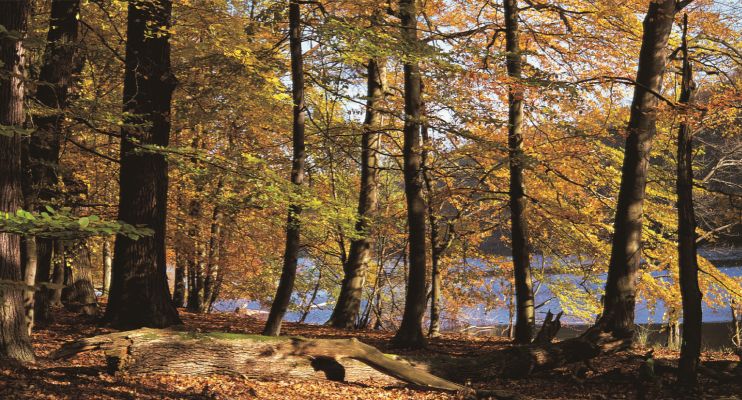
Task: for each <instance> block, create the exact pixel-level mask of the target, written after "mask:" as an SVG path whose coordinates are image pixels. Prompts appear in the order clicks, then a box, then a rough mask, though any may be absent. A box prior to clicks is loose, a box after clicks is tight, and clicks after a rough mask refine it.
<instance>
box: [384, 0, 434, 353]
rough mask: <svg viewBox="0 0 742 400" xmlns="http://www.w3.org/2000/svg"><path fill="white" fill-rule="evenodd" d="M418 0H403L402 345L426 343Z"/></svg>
mask: <svg viewBox="0 0 742 400" xmlns="http://www.w3.org/2000/svg"><path fill="white" fill-rule="evenodd" d="M416 10H417V9H416V5H415V1H414V0H400V1H399V17H400V20H401V24H402V25H401V37H402V42H403V43H404V46H405V49H406V50H407V52H408V53H407V54H406V55H405V56H406V60H405V62H404V131H403V133H404V145H403V149H402V155H403V158H404V161H403V164H404V184H405V186H404V187H405V198H406V200H407V236H408V242H409V253H408V254H409V276H408V278H407V293H406V296H405V305H404V313H403V315H402V322H401V324H400V326H399V330H397V333H396V334H395V335H394V338H393V339H392V343H394V345H396V346H400V347H424V346H425V345H426V340H425V335H424V334H423V328H422V319H423V315H424V314H425V308H426V307H425V306H426V303H427V302H426V285H425V270H426V268H427V266H426V262H427V261H426V260H427V253H426V250H425V248H426V243H425V201H424V200H423V196H422V191H423V179H422V146H421V142H420V126H421V121H420V118H421V116H422V114H421V112H420V111H421V95H420V92H421V90H420V84H421V75H420V66H419V64H418V61H417V59H416V57H417V56H416V50H417V49H418V47H419V42H418V39H417V11H416Z"/></svg>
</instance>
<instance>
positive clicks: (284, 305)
mask: <svg viewBox="0 0 742 400" xmlns="http://www.w3.org/2000/svg"><path fill="white" fill-rule="evenodd" d="M301 31H302V26H301V8H300V6H299V1H298V0H289V48H290V53H291V84H292V87H291V92H292V98H293V102H294V107H293V113H294V125H293V138H292V143H293V147H294V154H293V157H292V162H291V183H292V184H293V186H294V187H295V188H296V189H297V191H296V192H295V193H294V194H295V195H298V189H299V188H300V187H301V186H302V184H303V182H304V163H305V160H306V154H305V151H304V119H305V104H304V56H303V54H302V50H301V41H302V33H301ZM300 214H301V205H300V204H299V203H298V202H296V200H295V199H291V203H290V205H289V214H288V218H287V219H286V248H285V250H284V254H283V269H282V271H281V279H280V281H279V282H278V288H277V289H276V296H275V297H274V298H273V304H271V310H270V313H269V314H268V321H267V322H266V324H265V329H264V330H263V334H264V335H268V336H277V335H279V334H280V333H281V321H282V320H283V316H284V315H285V314H286V310H287V309H288V307H289V303H290V302H291V292H293V290H294V280H295V279H296V265H297V262H298V260H299V249H300V245H301V243H300V240H301V238H300V221H299V216H300Z"/></svg>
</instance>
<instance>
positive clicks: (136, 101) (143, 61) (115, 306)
mask: <svg viewBox="0 0 742 400" xmlns="http://www.w3.org/2000/svg"><path fill="white" fill-rule="evenodd" d="M171 8H172V3H171V1H170V0H156V1H152V2H145V3H140V2H130V3H129V9H128V22H127V34H126V36H127V40H126V65H125V75H124V111H125V113H126V114H127V118H126V121H125V124H124V126H123V128H122V129H121V172H120V177H119V180H120V187H121V189H120V195H119V219H120V220H122V221H124V222H126V223H129V224H133V225H138V224H143V225H146V226H147V227H149V228H150V229H152V230H153V231H154V234H153V235H152V236H148V237H143V238H140V239H139V240H132V239H130V238H128V237H125V236H123V235H119V236H117V237H116V243H115V245H114V257H113V280H112V282H111V294H110V296H109V301H108V307H107V308H106V314H105V320H106V321H108V322H109V323H111V324H112V325H113V326H116V327H121V328H138V327H142V326H150V327H165V326H169V325H172V324H176V323H180V318H179V317H178V311H177V310H176V308H175V307H174V306H173V303H172V301H171V299H170V293H169V290H168V286H167V276H166V265H165V221H166V214H167V185H168V176H167V160H166V159H165V156H164V155H163V154H161V153H158V152H155V151H152V150H151V149H146V150H145V149H142V148H140V146H142V145H144V146H148V145H153V146H162V147H166V146H167V145H168V140H169V134H170V101H171V98H172V92H173V89H174V88H175V77H174V76H173V75H172V72H171V71H170V45H169V42H168V40H169V33H168V28H169V27H170V14H171ZM153 27H154V29H157V32H154V33H153V32H151V30H152V29H153Z"/></svg>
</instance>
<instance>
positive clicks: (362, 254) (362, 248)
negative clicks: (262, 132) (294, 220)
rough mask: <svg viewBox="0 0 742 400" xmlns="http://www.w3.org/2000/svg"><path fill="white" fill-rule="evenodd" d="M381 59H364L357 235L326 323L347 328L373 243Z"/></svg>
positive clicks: (357, 302) (358, 299)
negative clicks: (364, 88) (365, 88)
mask: <svg viewBox="0 0 742 400" xmlns="http://www.w3.org/2000/svg"><path fill="white" fill-rule="evenodd" d="M384 69H385V68H384V61H383V60H376V59H371V60H369V61H368V68H367V73H368V91H367V100H366V120H365V121H364V124H363V134H362V136H361V191H360V194H359V196H358V221H357V222H356V226H355V229H356V235H357V238H356V239H353V240H352V241H351V242H350V251H349V252H348V260H347V262H345V264H344V265H343V272H344V274H345V276H344V277H343V282H342V283H341V286H340V296H338V301H337V303H336V304H335V309H334V310H333V312H332V316H331V317H330V321H328V322H329V323H330V325H332V326H334V327H336V328H345V329H350V328H353V326H354V325H355V322H356V319H358V313H359V312H360V309H361V297H362V296H363V285H364V282H365V280H366V269H367V266H368V260H369V256H370V253H371V246H372V245H373V243H372V239H371V235H370V232H369V230H370V228H371V219H372V218H373V214H374V212H375V210H376V206H377V202H378V200H377V199H378V190H377V187H378V169H377V166H378V158H377V154H376V153H377V152H378V151H379V133H378V131H377V128H378V125H379V113H378V111H377V110H376V108H377V107H378V106H379V104H378V103H379V102H380V101H381V100H382V98H383V96H384V81H383V79H384Z"/></svg>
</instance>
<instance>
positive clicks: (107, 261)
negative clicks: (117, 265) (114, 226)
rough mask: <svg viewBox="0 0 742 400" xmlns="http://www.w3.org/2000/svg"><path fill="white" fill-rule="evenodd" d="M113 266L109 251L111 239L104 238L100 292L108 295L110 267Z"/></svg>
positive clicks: (111, 255)
mask: <svg viewBox="0 0 742 400" xmlns="http://www.w3.org/2000/svg"><path fill="white" fill-rule="evenodd" d="M112 266H113V254H112V253H111V241H110V240H109V239H108V238H106V239H104V240H103V288H102V289H101V294H102V295H103V296H108V291H109V290H111V272H112V271H111V268H112Z"/></svg>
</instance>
